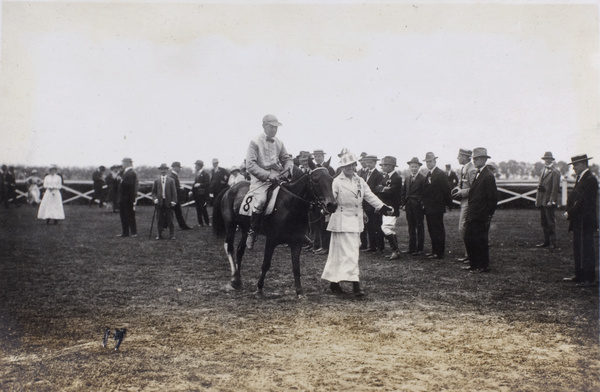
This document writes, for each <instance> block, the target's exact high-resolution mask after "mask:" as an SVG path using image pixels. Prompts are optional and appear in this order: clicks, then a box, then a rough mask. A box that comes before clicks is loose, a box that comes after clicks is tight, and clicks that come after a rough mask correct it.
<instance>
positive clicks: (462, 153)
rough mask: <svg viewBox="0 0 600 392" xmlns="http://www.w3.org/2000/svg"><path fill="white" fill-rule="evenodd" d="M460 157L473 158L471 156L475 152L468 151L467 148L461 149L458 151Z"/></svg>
mask: <svg viewBox="0 0 600 392" xmlns="http://www.w3.org/2000/svg"><path fill="white" fill-rule="evenodd" d="M458 155H466V156H468V157H469V158H471V155H473V151H471V150H467V149H465V148H461V149H459V150H458Z"/></svg>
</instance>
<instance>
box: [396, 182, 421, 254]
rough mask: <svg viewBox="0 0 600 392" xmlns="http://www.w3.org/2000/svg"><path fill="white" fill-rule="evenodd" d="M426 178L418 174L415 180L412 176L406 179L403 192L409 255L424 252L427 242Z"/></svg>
mask: <svg viewBox="0 0 600 392" xmlns="http://www.w3.org/2000/svg"><path fill="white" fill-rule="evenodd" d="M424 188H425V176H423V175H422V174H421V173H417V175H416V176H415V179H414V180H413V178H412V175H411V176H408V177H407V178H406V181H405V182H404V188H403V190H402V205H403V206H404V209H405V211H406V222H407V223H408V238H409V239H408V251H409V253H414V252H422V251H423V243H424V241H425V224H424V222H423V220H424V218H425V212H424V211H423V189H424Z"/></svg>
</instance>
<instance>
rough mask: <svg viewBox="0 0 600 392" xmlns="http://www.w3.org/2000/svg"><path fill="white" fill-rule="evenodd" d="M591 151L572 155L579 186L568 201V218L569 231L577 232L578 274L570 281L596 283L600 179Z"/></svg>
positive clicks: (566, 215) (574, 243) (576, 257)
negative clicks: (593, 169) (592, 166)
mask: <svg viewBox="0 0 600 392" xmlns="http://www.w3.org/2000/svg"><path fill="white" fill-rule="evenodd" d="M590 159H592V158H591V157H590V158H588V156H587V154H582V155H577V156H574V157H572V158H571V163H569V165H573V170H575V174H577V180H576V181H575V187H574V188H573V191H571V194H570V195H569V198H568V200H567V210H566V211H565V213H564V217H565V218H566V219H568V220H569V231H572V232H573V257H574V259H575V276H573V277H571V278H565V279H564V280H566V281H572V282H579V283H586V282H587V283H594V282H596V278H597V276H596V272H595V268H596V263H597V259H596V252H595V249H594V235H595V233H596V231H597V230H598V180H596V177H594V175H593V174H592V173H591V172H590V170H589V168H588V161H589V160H590Z"/></svg>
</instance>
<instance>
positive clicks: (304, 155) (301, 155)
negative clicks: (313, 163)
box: [298, 151, 310, 160]
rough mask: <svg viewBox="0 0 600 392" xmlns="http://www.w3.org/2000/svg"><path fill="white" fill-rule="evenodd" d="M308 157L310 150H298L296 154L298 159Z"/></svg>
mask: <svg viewBox="0 0 600 392" xmlns="http://www.w3.org/2000/svg"><path fill="white" fill-rule="evenodd" d="M309 158H310V152H308V151H300V153H299V154H298V159H300V160H307V159H309Z"/></svg>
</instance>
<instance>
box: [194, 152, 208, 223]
mask: <svg viewBox="0 0 600 392" xmlns="http://www.w3.org/2000/svg"><path fill="white" fill-rule="evenodd" d="M194 165H195V167H196V176H195V177H194V185H192V191H191V192H190V196H192V197H193V198H194V204H195V205H196V217H197V218H198V226H204V223H206V225H207V226H210V222H209V220H208V211H207V209H206V207H207V205H208V190H209V188H210V175H209V174H208V173H206V172H205V171H204V162H203V161H201V160H200V159H198V160H197V161H196V163H195V164H194ZM203 221H204V223H203Z"/></svg>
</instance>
